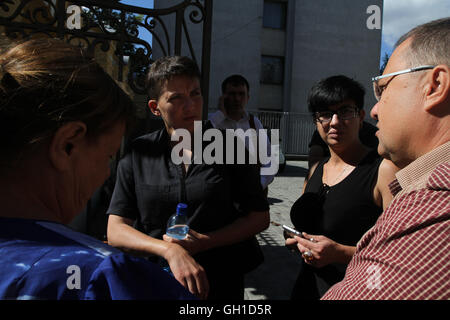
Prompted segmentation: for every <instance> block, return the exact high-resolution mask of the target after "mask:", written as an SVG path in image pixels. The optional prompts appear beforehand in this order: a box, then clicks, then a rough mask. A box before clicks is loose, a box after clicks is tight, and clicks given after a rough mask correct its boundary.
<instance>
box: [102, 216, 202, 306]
mask: <svg viewBox="0 0 450 320" xmlns="http://www.w3.org/2000/svg"><path fill="white" fill-rule="evenodd" d="M132 225H133V220H131V219H127V218H124V217H120V216H117V215H113V214H110V215H109V219H108V229H107V233H108V243H109V244H110V245H112V246H114V247H118V248H121V249H123V250H125V251H128V252H130V253H135V254H139V255H144V256H148V255H150V254H155V255H158V256H160V257H163V258H164V259H166V260H167V262H168V263H169V266H170V269H171V271H172V273H173V275H174V277H175V279H177V280H178V282H180V283H181V284H182V285H183V286H185V287H186V288H187V289H188V290H189V291H190V292H191V293H192V294H194V295H197V296H199V297H200V298H202V299H204V298H206V297H207V295H208V291H209V284H208V280H207V278H206V274H205V271H204V269H203V268H202V266H200V265H199V264H198V263H197V262H196V261H195V260H194V258H192V257H191V255H190V254H189V253H188V252H187V251H186V250H185V249H184V248H183V247H181V246H180V245H178V244H175V243H169V242H166V241H163V240H159V239H156V238H152V237H150V236H147V235H146V234H144V233H142V232H140V231H138V230H136V229H135V228H134V227H133V226H132Z"/></svg>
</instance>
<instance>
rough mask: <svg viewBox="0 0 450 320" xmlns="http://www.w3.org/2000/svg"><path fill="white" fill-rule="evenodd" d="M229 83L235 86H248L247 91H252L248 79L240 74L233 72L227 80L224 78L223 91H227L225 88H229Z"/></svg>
mask: <svg viewBox="0 0 450 320" xmlns="http://www.w3.org/2000/svg"><path fill="white" fill-rule="evenodd" d="M229 84H230V85H232V86H233V87H238V86H246V87H247V93H249V92H250V85H249V84H248V81H247V79H245V78H244V77H243V76H241V75H240V74H233V75H231V76H229V77H228V78H226V79H225V80H223V82H222V93H225V90H226V89H227V85H229Z"/></svg>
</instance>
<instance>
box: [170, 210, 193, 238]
mask: <svg viewBox="0 0 450 320" xmlns="http://www.w3.org/2000/svg"><path fill="white" fill-rule="evenodd" d="M186 213H187V204H184V203H179V204H178V205H177V212H176V213H175V214H173V215H172V216H171V217H170V218H169V221H168V222H167V230H166V234H167V235H168V236H169V237H172V238H174V239H178V240H183V239H184V238H186V235H187V233H188V232H189V226H188V224H187V221H188V217H187V214H186Z"/></svg>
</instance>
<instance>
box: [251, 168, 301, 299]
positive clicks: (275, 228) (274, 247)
mask: <svg viewBox="0 0 450 320" xmlns="http://www.w3.org/2000/svg"><path fill="white" fill-rule="evenodd" d="M307 168H308V163H307V161H288V162H287V165H286V168H285V170H284V171H283V172H282V173H281V174H278V175H277V176H276V177H275V180H274V181H273V182H272V183H271V184H270V186H269V202H270V203H271V206H270V220H271V224H270V226H269V228H268V229H266V230H265V231H263V232H261V233H260V234H259V235H258V236H257V238H258V241H259V243H260V245H261V248H262V250H263V253H264V258H265V261H264V263H263V264H262V265H260V266H259V267H258V268H257V269H255V270H254V271H252V272H251V273H249V274H248V275H247V278H246V289H245V300H268V299H269V300H287V299H289V296H290V293H291V290H292V286H293V285H294V281H295V279H296V277H297V274H298V272H299V268H300V262H301V258H300V256H299V255H296V254H294V253H291V252H290V251H288V250H287V249H286V247H285V246H284V238H283V231H282V228H281V225H282V224H286V225H289V226H292V223H291V220H290V217H289V213H290V209H291V206H292V204H293V203H294V202H295V200H297V199H298V197H299V195H300V192H301V189H302V186H303V181H304V178H305V176H306V174H307Z"/></svg>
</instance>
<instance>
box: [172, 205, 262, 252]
mask: <svg viewBox="0 0 450 320" xmlns="http://www.w3.org/2000/svg"><path fill="white" fill-rule="evenodd" d="M269 222H270V217H269V211H264V212H256V211H253V212H250V213H249V214H248V215H246V216H244V217H241V218H238V219H236V220H235V221H234V222H233V223H231V224H229V225H226V226H224V227H223V228H221V229H219V230H216V231H213V232H209V233H207V234H200V233H197V232H195V231H194V230H191V231H190V234H189V236H188V238H187V239H186V240H176V239H173V238H170V237H168V236H166V235H164V240H166V241H167V242H170V243H178V244H180V245H182V246H183V247H184V248H186V250H188V251H189V252H190V253H191V254H195V253H197V252H201V251H205V250H208V249H212V248H216V247H221V246H226V245H230V244H233V243H237V242H240V241H242V240H245V239H248V238H249V237H251V236H254V235H255V234H257V233H259V232H261V231H263V230H265V229H267V227H268V226H269Z"/></svg>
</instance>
